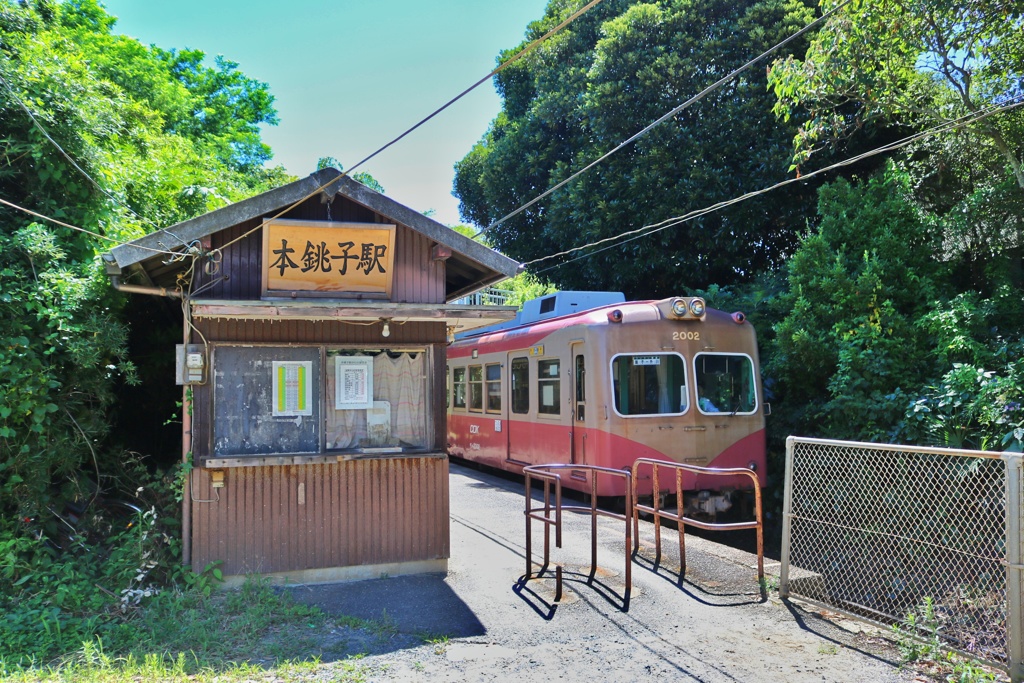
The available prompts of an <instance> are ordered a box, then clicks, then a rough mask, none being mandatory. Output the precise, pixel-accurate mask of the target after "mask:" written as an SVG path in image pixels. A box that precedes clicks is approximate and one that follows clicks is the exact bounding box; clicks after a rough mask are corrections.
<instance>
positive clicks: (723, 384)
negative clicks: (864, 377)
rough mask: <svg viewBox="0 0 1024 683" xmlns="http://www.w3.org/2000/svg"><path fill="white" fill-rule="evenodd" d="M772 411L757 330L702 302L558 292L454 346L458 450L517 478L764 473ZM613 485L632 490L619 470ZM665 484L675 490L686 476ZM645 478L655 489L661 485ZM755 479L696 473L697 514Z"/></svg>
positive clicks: (451, 417) (603, 492)
mask: <svg viewBox="0 0 1024 683" xmlns="http://www.w3.org/2000/svg"><path fill="white" fill-rule="evenodd" d="M764 408H765V403H764V400H763V396H762V390H761V383H760V372H759V366H758V355H757V339H756V335H755V333H754V329H753V327H752V326H751V325H750V324H749V323H748V322H746V320H745V319H744V317H743V315H742V314H741V313H734V314H731V315H730V314H727V313H723V312H721V311H716V310H713V309H709V308H706V307H705V304H704V301H703V300H702V299H700V298H694V297H674V298H670V299H664V300H661V301H629V302H627V301H625V300H624V297H623V296H622V295H621V294H618V293H611V292H558V293H557V294H552V295H550V296H547V297H542V298H540V299H535V300H533V301H530V302H527V303H526V305H525V306H524V307H523V311H522V312H521V313H520V314H519V316H517V318H516V320H514V321H511V322H509V323H503V324H501V325H498V326H493V327H490V328H486V329H484V330H482V331H478V332H475V333H473V334H471V335H469V336H466V337H464V338H462V339H459V340H458V341H456V342H455V343H453V344H452V345H451V346H450V347H448V452H449V454H450V455H452V456H455V457H459V458H464V459H466V460H471V461H474V462H477V463H480V464H482V465H487V466H490V467H494V468H498V469H501V470H506V471H509V472H521V471H522V468H523V466H524V465H531V464H538V463H579V464H587V465H597V466H601V467H611V468H616V469H621V468H628V467H630V466H631V465H632V463H633V461H634V460H635V459H636V458H639V457H645V458H657V459H660V460H666V461H675V462H682V463H688V464H693V465H700V466H708V467H749V468H752V469H754V470H755V471H756V472H758V473H759V475H760V476H762V477H763V472H764V468H765V419H764V418H765V410H764ZM570 472H571V470H570ZM580 474H582V473H580ZM663 476H664V475H663ZM669 479H671V480H672V481H669ZM584 481H585V478H583V477H581V476H576V477H574V476H569V477H565V478H564V479H563V485H564V486H567V487H569V488H578V489H580V490H584V486H583V482H584ZM602 481H603V483H602V487H601V488H600V489H599V490H598V495H600V496H621V495H623V494H624V491H622V490H621V488H622V483H621V480H619V479H618V478H607V479H604V478H602ZM762 483H763V479H762ZM645 484H646V486H645ZM660 484H661V485H660V489H661V490H662V492H663V493H665V492H669V490H670V489H671V490H674V485H675V483H674V477H667V476H666V477H664V478H663V479H662V481H661V482H660ZM638 486H639V489H640V493H642V494H643V493H646V494H647V495H649V494H650V493H651V488H652V487H651V484H650V481H649V480H648V481H647V482H638ZM744 486H746V487H747V488H749V486H750V479H749V478H748V477H742V476H737V477H728V478H726V477H710V476H707V475H694V474H692V473H689V472H687V473H685V474H684V488H685V489H686V490H687V491H696V492H699V494H698V495H696V496H687V500H688V503H687V508H688V509H689V512H691V513H692V512H703V513H705V514H708V513H710V514H714V513H715V512H718V511H723V510H725V509H727V508H728V507H729V506H730V504H731V502H732V497H733V493H734V491H736V490H737V489H741V488H743V487H744ZM645 489H646V490H645ZM587 490H589V485H588V486H587Z"/></svg>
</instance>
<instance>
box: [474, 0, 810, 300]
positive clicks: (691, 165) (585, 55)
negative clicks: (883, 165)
mask: <svg viewBox="0 0 1024 683" xmlns="http://www.w3.org/2000/svg"><path fill="white" fill-rule="evenodd" d="M577 5H578V3H569V2H563V1H562V0H553V1H552V2H551V3H549V5H548V9H547V13H546V15H545V17H544V18H543V19H542V20H540V21H538V22H535V23H534V24H532V25H531V26H530V29H529V31H528V34H527V39H528V40H529V39H533V38H536V37H538V36H540V35H541V34H542V33H543V32H545V31H546V30H548V29H550V28H551V27H552V26H554V25H555V24H556V23H558V22H559V21H560V20H562V19H563V18H564V17H565V16H566V15H567V14H568V13H569V12H570V11H572V10H573V9H575V8H576V6H577ZM812 17H813V12H812V11H811V9H810V8H809V7H808V6H807V5H806V4H804V3H801V2H797V1H795V0H790V1H782V0H743V1H742V2H722V1H721V0H661V1H659V2H650V3H630V2H624V1H622V0H619V1H616V2H604V3H601V4H600V5H598V6H596V7H594V8H593V9H591V10H590V11H588V12H587V13H586V14H584V15H583V16H581V17H580V18H579V19H577V20H575V21H574V22H573V23H572V24H571V25H570V26H569V27H567V28H565V29H563V31H562V32H560V33H559V34H557V35H556V36H554V37H553V38H550V39H549V40H548V41H547V42H545V43H544V44H543V45H542V46H541V47H540V48H539V49H538V50H537V51H536V52H534V53H533V54H532V55H530V56H529V57H527V58H525V59H522V60H519V61H517V62H515V63H514V64H513V65H511V66H510V67H508V68H506V69H505V70H503V71H502V72H500V73H499V75H498V76H497V77H496V85H497V88H498V90H499V92H500V94H501V95H502V98H503V107H502V111H501V113H500V114H499V115H498V117H497V118H496V119H495V120H494V122H493V123H492V124H491V127H490V129H489V130H488V131H487V133H486V134H485V135H484V137H483V139H481V141H480V142H479V143H477V144H476V145H475V146H474V148H473V149H472V150H471V151H470V152H469V153H468V154H467V155H466V156H465V157H464V158H463V159H462V160H461V161H460V162H459V163H458V164H457V165H456V177H455V194H456V196H457V197H459V199H460V201H461V205H460V210H461V212H462V214H463V216H464V218H466V219H468V220H470V221H472V222H474V223H476V224H477V225H479V226H486V225H488V224H489V223H491V222H493V221H496V220H498V219H499V218H501V217H503V216H505V215H506V214H507V213H509V212H511V211H512V210H514V209H516V208H517V207H519V206H520V205H521V204H523V203H525V202H527V201H528V200H530V199H533V198H534V197H536V196H537V195H538V194H540V193H541V192H542V191H544V190H546V189H547V188H549V187H552V186H554V185H555V184H557V183H558V182H560V181H562V180H563V179H565V178H567V177H568V176H570V175H571V174H572V173H574V172H576V171H577V170H579V169H581V168H583V167H584V166H586V165H587V164H589V163H590V162H592V161H593V160H595V159H597V158H599V157H600V156H601V155H603V154H604V153H606V152H608V151H609V150H611V149H613V148H614V147H616V146H617V145H618V144H619V143H621V142H623V141H625V140H626V139H627V138H629V137H630V136H632V135H633V134H635V133H637V132H638V131H640V130H641V129H643V128H644V127H645V126H647V125H648V124H650V123H651V122H653V121H655V120H656V119H658V118H659V117H661V116H663V115H664V114H666V113H667V112H669V111H670V110H672V109H673V108H675V107H676V106H678V105H679V104H681V103H682V102H683V101H685V100H686V99H688V98H689V97H691V96H693V95H696V94H697V93H698V92H700V91H701V90H702V89H703V88H705V87H706V86H708V85H710V84H712V83H714V82H715V81H716V80H718V79H719V78H721V77H723V76H725V75H726V74H728V73H730V72H731V71H732V70H734V69H736V68H738V67H740V66H741V65H743V64H744V63H745V62H747V61H748V60H749V59H751V58H753V57H755V56H757V55H758V54H760V53H761V52H763V51H764V50H766V49H767V48H769V47H771V46H772V45H774V44H775V43H777V42H779V41H780V40H781V39H782V38H784V37H786V36H788V35H789V34H791V33H793V32H794V31H795V30H797V29H798V28H800V27H802V26H804V25H805V24H807V23H808V22H809V21H810V20H811V19H812ZM800 45H801V44H800V42H799V41H798V42H796V43H794V44H791V45H790V46H788V48H787V49H794V48H799V47H800ZM517 49H518V48H517ZM511 52H512V51H510V52H509V53H506V54H503V55H502V57H503V58H507V57H508V56H510V54H511ZM766 66H767V63H762V64H760V65H758V66H755V67H754V68H752V69H750V70H748V71H746V72H745V73H744V74H743V75H742V76H741V77H740V78H738V79H736V80H734V81H732V82H730V83H728V84H727V85H725V87H723V88H720V89H718V90H716V91H714V92H712V93H711V94H709V95H708V96H707V97H706V98H704V99H703V100H701V101H699V102H697V103H695V104H693V105H692V106H691V107H689V108H688V109H686V110H684V111H683V112H681V113H679V114H678V115H676V116H675V117H673V118H672V119H670V120H668V121H665V122H664V123H662V124H660V125H659V126H657V127H655V128H653V129H652V130H651V131H650V132H649V133H648V134H646V135H645V136H643V137H641V138H640V139H638V140H637V141H636V142H634V143H632V144H630V145H629V146H627V147H625V148H623V149H622V150H621V151H619V152H618V153H616V154H615V155H613V156H611V157H609V158H608V159H607V160H606V161H604V162H602V163H601V164H600V165H599V166H597V167H595V168H594V169H592V170H590V171H588V172H587V173H585V174H584V175H582V176H580V177H579V178H578V179H576V180H574V181H572V182H570V183H569V184H568V185H566V186H565V187H564V188H562V189H560V190H558V191H556V192H555V193H554V194H552V195H551V196H550V197H548V198H546V199H544V200H543V201H541V202H539V203H537V204H535V205H534V206H532V207H530V208H529V209H527V210H526V211H524V212H522V213H520V214H518V215H516V216H514V217H512V218H511V219H509V220H508V221H506V222H504V223H502V224H500V225H498V226H496V227H495V228H493V229H491V230H489V231H488V233H487V235H488V238H489V239H490V240H491V242H492V243H493V244H494V245H495V246H496V247H497V248H498V249H500V250H501V251H503V252H504V253H506V254H508V255H509V256H512V257H513V258H516V259H518V260H521V261H529V260H531V259H535V258H539V257H542V256H547V255H549V254H553V253H555V252H559V251H561V250H563V249H565V248H569V247H574V246H579V245H582V244H585V243H589V242H593V241H595V240H598V239H601V238H605V237H609V236H611V235H616V234H619V233H621V232H624V231H627V230H631V229H636V228H639V227H642V226H644V225H648V224H652V223H657V222H659V221H662V220H665V219H667V218H670V217H673V216H679V215H681V214H685V213H687V212H688V211H692V210H694V209H700V208H703V207H706V206H708V205H711V204H714V203H715V202H717V201H721V200H726V199H731V198H733V197H735V196H737V195H740V194H743V193H744V192H748V191H752V190H757V189H760V188H762V187H764V186H766V185H770V184H772V183H774V182H776V181H777V180H779V179H780V173H779V169H783V170H784V169H785V167H786V165H787V164H788V160H789V148H790V141H791V139H792V137H793V134H794V132H795V130H796V127H795V124H794V125H789V124H786V125H780V124H778V123H777V122H776V121H775V118H774V116H773V114H772V108H773V106H774V104H775V98H774V96H773V95H772V94H771V93H770V92H768V91H767V89H766V80H765V67H766ZM813 202H814V188H813V187H808V186H806V185H795V186H792V187H791V188H790V189H787V190H784V191H780V192H778V193H775V194H773V195H770V196H765V197H763V198H759V199H755V200H752V201H749V202H746V203H743V204H739V205H737V206H735V207H733V208H729V209H726V210H724V211H720V212H717V213H713V214H710V215H708V216H706V217H703V218H700V219H698V220H695V221H693V222H690V223H687V224H685V225H683V226H680V227H678V228H675V229H672V230H665V231H662V232H658V233H656V234H655V235H653V236H651V237H647V238H644V239H641V240H636V241H631V242H627V243H624V244H618V245H616V246H614V247H613V248H611V249H608V250H605V251H600V252H598V253H595V254H594V255H593V256H591V257H589V258H587V259H586V260H585V261H584V262H583V263H581V264H574V265H572V266H567V267H563V268H557V269H555V270H553V271H551V272H550V273H547V274H545V276H546V277H550V278H551V279H552V280H554V281H555V282H557V284H558V285H559V286H560V287H562V288H564V289H612V290H622V291H624V292H626V294H627V295H629V296H651V295H654V296H669V295H671V294H677V293H679V292H680V291H683V290H684V289H686V288H694V287H703V286H707V285H708V284H709V283H712V282H719V283H727V282H728V283H732V282H741V281H749V280H751V279H753V277H754V276H755V275H756V273H758V272H759V271H763V270H765V269H768V268H774V267H777V266H779V265H780V263H781V262H782V259H783V258H784V256H785V255H786V253H787V252H788V251H790V250H791V249H792V247H793V246H794V244H795V242H796V237H797V235H798V234H799V231H800V230H801V229H802V227H803V217H804V216H805V215H806V214H807V213H808V212H810V211H811V210H813ZM557 263H559V261H552V262H547V263H544V264H541V265H540V267H542V268H543V267H548V266H551V265H553V264H557Z"/></svg>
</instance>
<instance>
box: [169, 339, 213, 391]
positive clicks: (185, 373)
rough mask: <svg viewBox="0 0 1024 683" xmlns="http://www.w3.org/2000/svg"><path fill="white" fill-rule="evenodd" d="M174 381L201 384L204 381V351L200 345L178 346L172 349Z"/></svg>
mask: <svg viewBox="0 0 1024 683" xmlns="http://www.w3.org/2000/svg"><path fill="white" fill-rule="evenodd" d="M174 351H175V354H174V372H175V381H176V382H177V383H178V384H203V383H204V382H205V381H206V350H205V349H204V348H203V346H202V344H178V345H177V346H175V348H174Z"/></svg>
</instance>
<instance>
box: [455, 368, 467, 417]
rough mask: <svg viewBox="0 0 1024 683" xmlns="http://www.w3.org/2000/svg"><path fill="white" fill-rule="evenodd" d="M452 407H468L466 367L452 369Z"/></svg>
mask: <svg viewBox="0 0 1024 683" xmlns="http://www.w3.org/2000/svg"><path fill="white" fill-rule="evenodd" d="M452 408H462V409H463V410H465V408H466V368H454V369H453V370H452Z"/></svg>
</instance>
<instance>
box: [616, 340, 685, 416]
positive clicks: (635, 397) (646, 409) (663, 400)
mask: <svg viewBox="0 0 1024 683" xmlns="http://www.w3.org/2000/svg"><path fill="white" fill-rule="evenodd" d="M612 386H613V393H614V396H615V410H616V411H617V412H618V413H619V414H620V415H666V414H667V415H678V414H680V413H684V412H686V408H687V406H688V404H689V393H688V391H687V388H686V364H685V363H684V362H683V358H682V356H680V355H679V354H674V353H651V354H623V355H621V356H616V357H615V359H614V360H613V361H612Z"/></svg>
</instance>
